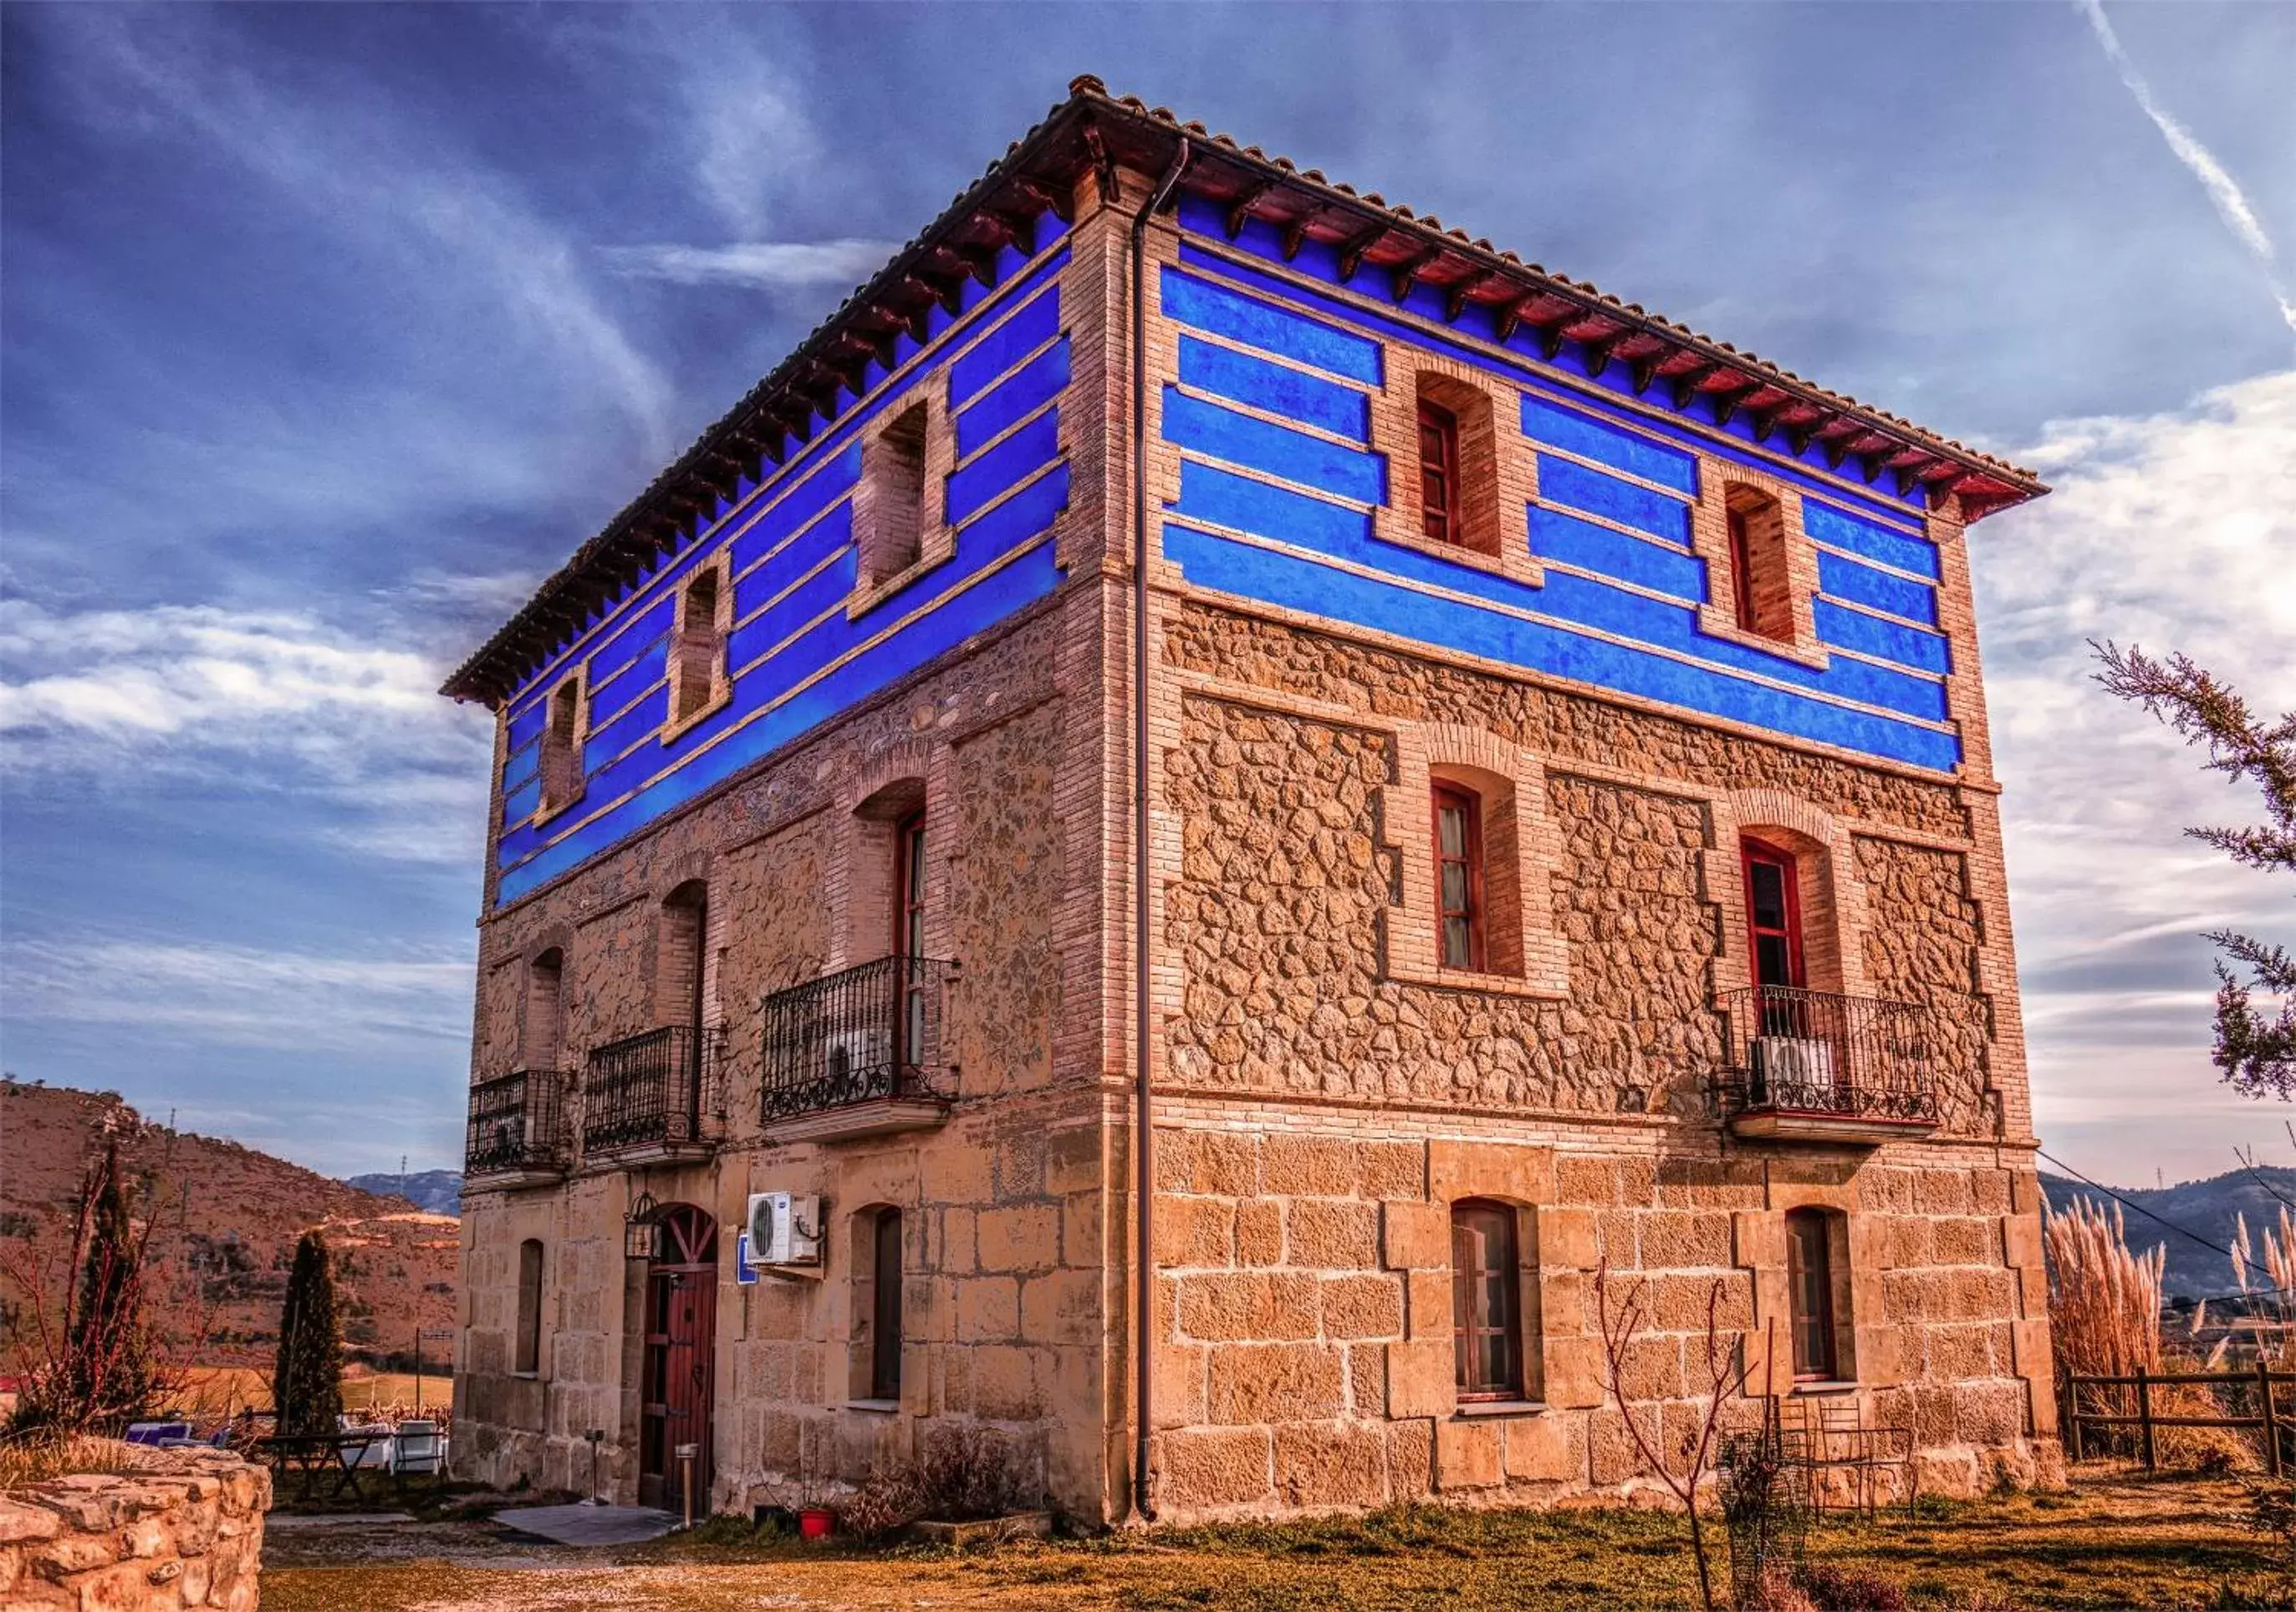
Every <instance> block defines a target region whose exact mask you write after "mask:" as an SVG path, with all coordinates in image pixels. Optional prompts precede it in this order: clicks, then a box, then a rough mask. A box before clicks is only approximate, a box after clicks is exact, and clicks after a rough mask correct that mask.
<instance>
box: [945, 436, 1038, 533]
mask: <svg viewBox="0 0 2296 1612" xmlns="http://www.w3.org/2000/svg"><path fill="white" fill-rule="evenodd" d="M1060 454H1061V422H1060V411H1058V410H1057V409H1047V410H1046V411H1045V413H1042V414H1039V415H1037V418H1036V419H1034V420H1031V421H1029V423H1028V424H1026V425H1024V426H1022V427H1021V429H1020V430H1017V431H1015V432H1013V434H1012V435H1011V436H1010V437H1007V438H1005V440H1004V441H1002V442H1000V443H998V444H997V445H996V446H995V447H993V448H990V449H989V450H988V452H987V453H985V454H981V455H980V458H978V459H975V460H974V461H973V462H972V463H970V464H968V465H966V466H964V468H963V469H962V470H959V471H955V473H954V474H952V475H951V476H950V477H949V479H948V522H949V524H950V525H951V526H961V525H963V524H964V522H965V521H966V520H971V519H972V515H973V514H974V512H975V511H978V510H979V509H980V506H981V505H983V504H985V503H988V501H989V500H990V499H992V498H994V497H996V495H997V494H999V493H1001V492H1003V491H1005V488H1007V487H1013V486H1014V485H1015V484H1017V483H1019V482H1021V481H1022V480H1025V479H1027V478H1028V475H1029V472H1030V471H1036V470H1040V469H1042V468H1043V467H1044V466H1046V465H1047V464H1049V463H1051V462H1053V461H1054V460H1055V459H1057V458H1059V457H1060Z"/></svg>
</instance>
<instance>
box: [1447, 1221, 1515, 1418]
mask: <svg viewBox="0 0 2296 1612" xmlns="http://www.w3.org/2000/svg"><path fill="white" fill-rule="evenodd" d="M1515 1242H1516V1239H1515V1212H1514V1211H1513V1209H1512V1208H1509V1207H1507V1206H1506V1205H1505V1204H1502V1203H1488V1202H1485V1201H1483V1200H1481V1199H1472V1198H1471V1199H1464V1200H1463V1201H1461V1202H1460V1203H1457V1204H1456V1205H1454V1206H1453V1207H1452V1209H1451V1325H1452V1332H1453V1336H1454V1338H1455V1340H1456V1344H1455V1346H1456V1364H1457V1369H1458V1390H1459V1397H1460V1398H1461V1399H1462V1400H1489V1399H1521V1397H1523V1378H1522V1357H1523V1356H1522V1302H1521V1293H1522V1272H1521V1266H1520V1264H1519V1263H1518V1260H1517V1257H1516V1249H1515Z"/></svg>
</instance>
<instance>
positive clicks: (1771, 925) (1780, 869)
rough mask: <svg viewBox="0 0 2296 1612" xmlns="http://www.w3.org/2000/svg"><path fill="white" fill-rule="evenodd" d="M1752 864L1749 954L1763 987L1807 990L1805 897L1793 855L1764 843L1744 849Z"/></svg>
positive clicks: (1749, 843) (1748, 878)
mask: <svg viewBox="0 0 2296 1612" xmlns="http://www.w3.org/2000/svg"><path fill="white" fill-rule="evenodd" d="M1741 850H1742V853H1743V856H1744V859H1745V864H1746V932H1747V953H1748V955H1750V956H1751V958H1752V959H1753V965H1754V983H1755V984H1756V985H1758V986H1787V987H1789V988H1794V987H1799V986H1800V985H1801V984H1802V946H1801V893H1800V889H1799V888H1797V880H1795V878H1794V859H1793V855H1792V853H1791V852H1788V851H1781V850H1779V849H1778V848H1777V847H1775V846H1770V845H1765V844H1763V843H1762V842H1761V841H1760V840H1759V839H1748V840H1746V841H1744V842H1743V844H1742V846H1741Z"/></svg>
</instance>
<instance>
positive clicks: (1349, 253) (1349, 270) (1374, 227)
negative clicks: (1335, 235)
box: [1340, 220, 1387, 282]
mask: <svg viewBox="0 0 2296 1612" xmlns="http://www.w3.org/2000/svg"><path fill="white" fill-rule="evenodd" d="M1386 233H1387V225H1386V223H1385V221H1384V220H1377V221H1374V222H1373V223H1372V224H1370V225H1366V226H1365V227H1364V228H1362V229H1360V230H1357V232H1356V233H1354V234H1352V235H1350V236H1349V237H1348V238H1347V239H1346V240H1345V241H1341V242H1340V279H1341V282H1347V281H1349V280H1352V279H1354V278H1355V277H1356V270H1357V269H1358V268H1360V267H1362V266H1363V257H1364V254H1365V252H1367V251H1369V250H1371V249H1372V248H1373V247H1374V246H1375V245H1377V244H1378V242H1379V241H1380V239H1381V237H1382V236H1384V235H1385V234H1386Z"/></svg>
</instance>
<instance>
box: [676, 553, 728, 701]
mask: <svg viewBox="0 0 2296 1612" xmlns="http://www.w3.org/2000/svg"><path fill="white" fill-rule="evenodd" d="M730 558H731V557H730V556H729V555H727V554H726V553H725V552H719V553H718V554H717V556H716V557H715V558H714V559H712V560H711V561H709V563H708V564H706V565H703V566H701V567H699V568H697V569H695V570H694V571H693V573H692V574H691V575H689V576H688V577H686V578H685V581H684V582H683V583H682V584H680V585H679V586H678V590H677V603H676V616H675V618H673V620H672V622H671V624H670V638H669V704H668V716H667V717H666V718H665V719H664V722H663V724H662V738H663V739H664V740H665V741H667V740H671V739H675V738H676V737H677V736H678V735H679V734H681V733H683V732H685V731H686V730H687V729H689V728H691V727H693V725H694V724H696V723H699V722H701V721H702V720H703V719H704V718H705V717H707V716H709V715H710V714H711V713H712V712H714V711H716V710H718V709H719V708H722V707H723V706H724V705H725V704H726V701H727V700H731V699H732V698H733V697H734V680H733V678H732V677H731V676H730V675H728V673H727V667H726V639H727V638H728V636H729V635H730V634H732V632H733V630H734V581H733V574H732V569H731V565H730Z"/></svg>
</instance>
